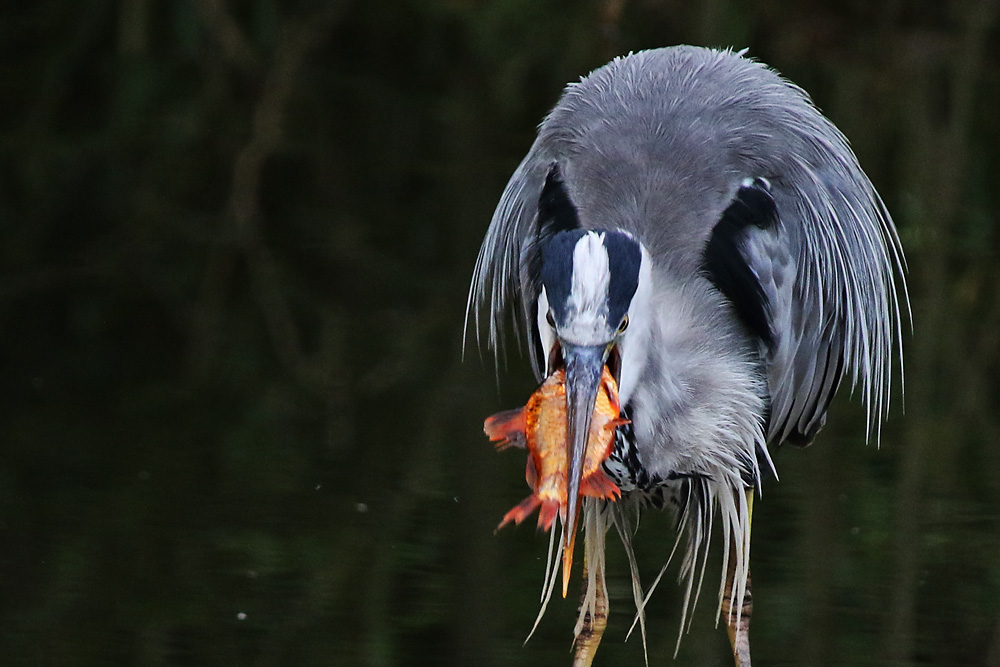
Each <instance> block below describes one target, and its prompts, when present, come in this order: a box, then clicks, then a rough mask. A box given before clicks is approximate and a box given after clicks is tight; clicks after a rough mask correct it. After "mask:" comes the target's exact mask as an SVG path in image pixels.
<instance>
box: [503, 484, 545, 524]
mask: <svg viewBox="0 0 1000 667" xmlns="http://www.w3.org/2000/svg"><path fill="white" fill-rule="evenodd" d="M541 504H542V500H541V498H539V497H538V496H536V495H535V494H534V493H532V494H531V495H530V496H528V497H527V498H525V499H524V500H522V501H521V502H520V503H518V504H517V505H515V506H514V507H513V508H511V510H510V511H509V512H507V513H506V514H504V515H503V521H501V522H500V525H499V526H497V530H500V529H501V528H503V527H504V526H506V525H507V524H508V523H510V522H511V521H513V522H514V523H515V524H519V523H521V522H522V521H524V520H525V519H526V518H527V517H528V515H529V514H531V513H532V512H534V511H535V509H536V508H537V507H538V506H539V505H541Z"/></svg>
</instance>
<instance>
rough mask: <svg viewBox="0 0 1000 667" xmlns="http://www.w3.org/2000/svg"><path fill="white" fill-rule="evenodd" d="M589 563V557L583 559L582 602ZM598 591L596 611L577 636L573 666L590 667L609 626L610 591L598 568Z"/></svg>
mask: <svg viewBox="0 0 1000 667" xmlns="http://www.w3.org/2000/svg"><path fill="white" fill-rule="evenodd" d="M588 567H589V564H588V563H587V558H586V557H584V560H583V593H582V594H581V596H580V604H581V605H583V604H585V599H586V596H587V581H588V580H589V574H590V573H589V572H588ZM596 574H597V591H596V600H595V603H594V613H593V614H591V613H590V612H588V613H587V615H586V616H585V617H584V619H583V628H582V629H581V630H580V634H579V635H577V637H576V643H575V651H574V655H573V667H590V665H591V664H592V663H593V662H594V656H595V655H597V647H598V645H599V644H600V643H601V637H603V636H604V629H605V628H606V627H608V592H607V586H606V585H605V582H604V573H603V572H601V571H600V569H598V571H597V572H596Z"/></svg>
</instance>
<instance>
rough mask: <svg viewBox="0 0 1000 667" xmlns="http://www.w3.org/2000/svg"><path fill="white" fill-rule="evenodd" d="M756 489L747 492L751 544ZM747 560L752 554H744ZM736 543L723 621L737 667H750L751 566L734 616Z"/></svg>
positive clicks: (730, 558)
mask: <svg viewBox="0 0 1000 667" xmlns="http://www.w3.org/2000/svg"><path fill="white" fill-rule="evenodd" d="M753 494H754V489H753V488H749V489H747V490H746V499H747V542H749V537H750V536H749V531H750V525H751V523H752V522H753ZM744 555H745V557H746V558H749V557H750V554H749V553H747V554H744ZM735 580H736V541H735V540H733V542H732V545H731V547H730V551H729V571H728V572H727V573H726V592H725V594H724V595H723V597H722V612H721V613H722V620H724V621H725V622H726V630H727V631H728V633H729V643H730V645H731V646H732V647H733V660H734V661H735V663H736V667H750V616H751V614H752V613H753V596H752V595H751V594H750V565H749V564H747V587H746V592H745V593H744V595H743V606H742V607H741V608H740V611H739V614H737V615H735V616H733V615H731V614H730V612H731V611H732V604H733V597H734V596H735V594H736V590H735V584H736V581H735Z"/></svg>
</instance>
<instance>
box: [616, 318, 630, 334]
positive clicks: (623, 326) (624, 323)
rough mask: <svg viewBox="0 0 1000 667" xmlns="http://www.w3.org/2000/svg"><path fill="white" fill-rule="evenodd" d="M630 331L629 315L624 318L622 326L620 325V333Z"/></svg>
mask: <svg viewBox="0 0 1000 667" xmlns="http://www.w3.org/2000/svg"><path fill="white" fill-rule="evenodd" d="M626 329H628V315H626V316H625V317H623V318H622V322H621V324H619V325H618V333H621V332H623V331H625V330H626Z"/></svg>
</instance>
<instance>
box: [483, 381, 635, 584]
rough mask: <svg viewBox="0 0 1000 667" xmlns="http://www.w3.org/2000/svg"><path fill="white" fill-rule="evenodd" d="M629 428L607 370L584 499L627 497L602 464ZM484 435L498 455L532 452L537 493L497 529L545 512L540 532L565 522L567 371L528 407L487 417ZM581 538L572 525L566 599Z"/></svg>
mask: <svg viewBox="0 0 1000 667" xmlns="http://www.w3.org/2000/svg"><path fill="white" fill-rule="evenodd" d="M627 423H628V421H627V420H625V419H622V418H621V405H620V404H619V402H618V385H617V383H616V382H615V380H614V378H613V377H612V376H611V373H610V372H608V369H607V367H605V368H604V371H603V373H602V374H601V384H600V387H599V389H598V392H597V400H596V402H595V405H594V413H593V416H592V418H591V422H590V433H589V435H588V437H587V449H586V453H585V457H584V461H583V473H582V477H581V480H580V495H581V496H589V497H591V498H604V499H607V500H617V499H618V498H620V497H621V490H620V489H619V488H618V485H617V484H615V483H614V481H613V480H612V479H611V478H610V477H608V476H607V474H606V473H605V472H604V471H603V470H602V469H601V464H602V463H604V461H606V460H607V458H608V457H609V456H611V451H612V450H613V449H614V444H615V428H616V427H618V426H620V425H622V424H627ZM483 431H484V432H485V433H486V435H488V436H489V438H490V440H491V441H492V442H495V443H496V448H497V451H502V450H504V449H507V448H508V447H511V446H514V447H521V448H524V447H527V449H528V453H529V456H528V463H527V466H526V468H525V474H524V477H525V480H526V481H527V482H528V486H530V487H531V489H532V494H531V495H530V496H528V497H527V498H525V499H524V500H523V501H522V502H521V503H520V504H518V505H516V506H515V507H514V508H513V509H511V510H510V511H509V512H507V514H505V515H504V517H503V521H501V522H500V525H499V526H497V530H499V529H500V528H503V527H504V526H506V525H507V524H508V523H510V522H512V521H513V522H514V523H515V524H519V523H521V522H522V521H523V520H524V519H525V518H526V517H527V516H528V515H529V514H531V513H532V512H534V511H535V509H536V508H539V507H541V509H540V511H539V513H538V527H539V528H543V529H545V530H549V529H550V528H551V527H552V524H553V522H554V521H555V518H556V515H559V516H560V517H561V518H562V519H563V521H565V519H566V502H567V484H566V477H567V475H568V472H569V471H568V469H569V457H568V452H567V450H568V435H567V418H566V371H565V370H564V369H559V370H557V371H556V372H555V373H553V374H552V375H550V376H549V377H548V378H546V379H545V381H544V382H543V383H542V385H541V386H540V387H539V388H538V389H537V390H536V391H535V393H533V394H532V395H531V398H529V399H528V403H527V404H526V405H525V406H524V407H523V408H517V409H514V410H506V411H504V412H498V413H497V414H495V415H493V416H491V417H489V418H487V419H486V421H485V423H484V424H483ZM575 536H576V526H572V527H571V532H570V540H569V544H568V545H566V546H565V549H564V551H563V597H566V589H567V586H568V583H569V573H570V570H571V569H572V564H573V545H574V542H575Z"/></svg>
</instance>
